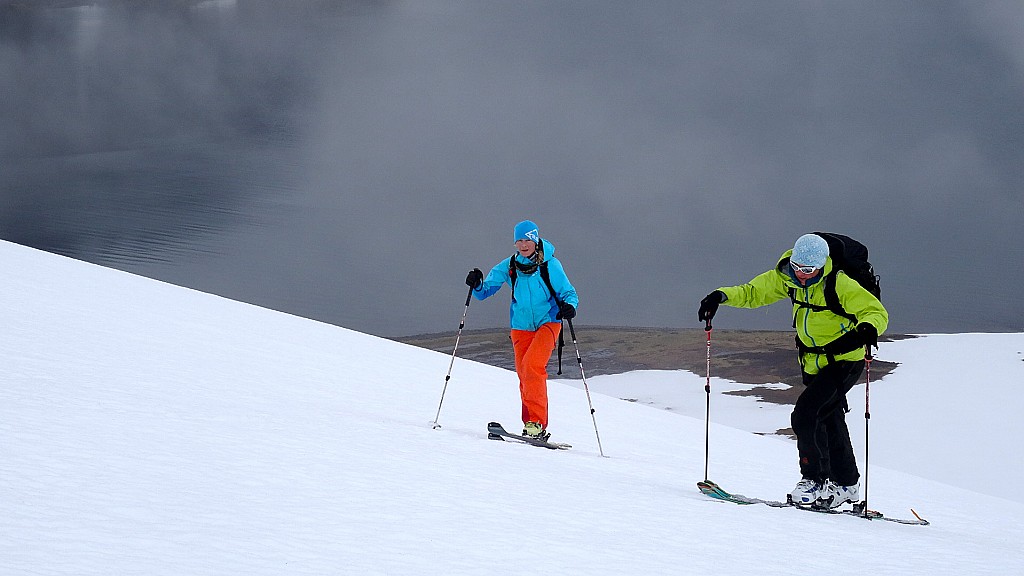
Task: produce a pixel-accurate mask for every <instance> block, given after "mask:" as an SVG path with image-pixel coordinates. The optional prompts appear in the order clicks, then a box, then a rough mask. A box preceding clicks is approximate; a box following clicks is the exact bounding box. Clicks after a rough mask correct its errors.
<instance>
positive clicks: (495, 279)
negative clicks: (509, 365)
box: [473, 238, 579, 331]
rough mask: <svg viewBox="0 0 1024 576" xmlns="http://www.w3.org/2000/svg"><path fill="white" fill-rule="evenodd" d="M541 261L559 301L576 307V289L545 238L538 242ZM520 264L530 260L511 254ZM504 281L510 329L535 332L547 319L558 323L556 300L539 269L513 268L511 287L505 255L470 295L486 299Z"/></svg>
mask: <svg viewBox="0 0 1024 576" xmlns="http://www.w3.org/2000/svg"><path fill="white" fill-rule="evenodd" d="M539 246H541V250H542V253H543V257H544V260H543V262H547V268H548V277H549V279H550V280H551V287H552V288H554V289H555V292H556V293H557V295H558V300H559V301H562V302H568V303H569V304H572V306H573V308H579V298H578V297H577V296H576V289H575V288H573V286H572V284H570V283H569V278H568V277H567V276H566V275H565V270H564V269H563V268H562V263H561V262H559V261H558V259H557V258H555V257H554V255H555V246H554V244H552V243H551V242H548V241H547V240H544V239H543V238H542V239H541V242H540V244H539ZM513 257H514V258H515V259H516V260H518V261H519V262H521V263H522V264H527V265H528V264H530V263H531V262H530V261H529V260H527V259H526V258H523V257H522V256H520V255H519V254H518V253H517V254H516V255H515V256H513ZM503 284H508V285H509V286H511V287H512V304H511V305H510V306H509V319H510V322H511V324H512V328H513V329H515V330H530V331H536V330H537V329H539V328H540V327H541V326H543V325H544V324H547V323H548V322H558V321H559V320H558V319H556V318H555V316H556V315H557V314H558V303H557V302H556V300H555V298H554V295H553V294H551V291H550V290H548V287H547V285H546V284H545V283H544V279H543V278H541V275H540V268H539V267H538V269H537V270H536V271H534V272H532V273H530V274H526V273H523V272H522V271H516V283H515V286H512V278H511V276H510V275H509V259H508V258H505V259H503V260H502V261H501V262H498V263H497V264H495V265H494V268H491V271H490V272H489V273H488V274H487V276H486V277H485V278H484V280H483V282H481V283H480V286H478V287H477V288H476V289H475V290H473V296H474V297H475V298H476V299H477V300H484V299H486V298H489V297H490V296H491V295H493V294H494V293H495V292H497V291H498V290H501V286H502V285H503Z"/></svg>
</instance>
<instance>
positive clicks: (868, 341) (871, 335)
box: [857, 322, 878, 350]
mask: <svg viewBox="0 0 1024 576" xmlns="http://www.w3.org/2000/svg"><path fill="white" fill-rule="evenodd" d="M857 335H858V336H860V341H861V342H862V343H863V344H864V345H865V346H874V347H875V350H878V330H876V329H875V327H874V326H872V325H871V324H868V323H867V322H861V323H860V324H857ZM868 350H870V348H869V349H868Z"/></svg>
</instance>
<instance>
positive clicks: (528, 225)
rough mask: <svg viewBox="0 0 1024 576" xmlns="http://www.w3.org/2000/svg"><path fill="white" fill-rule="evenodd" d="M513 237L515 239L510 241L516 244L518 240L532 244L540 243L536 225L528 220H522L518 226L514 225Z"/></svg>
mask: <svg viewBox="0 0 1024 576" xmlns="http://www.w3.org/2000/svg"><path fill="white" fill-rule="evenodd" d="M514 235H515V238H513V239H512V241H513V242H518V241H520V240H533V241H534V242H540V230H539V229H538V228H537V225H536V224H534V223H533V222H531V221H529V220H523V221H522V222H520V223H519V224H516V227H515V230H514Z"/></svg>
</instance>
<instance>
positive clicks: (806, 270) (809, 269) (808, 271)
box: [789, 260, 818, 274]
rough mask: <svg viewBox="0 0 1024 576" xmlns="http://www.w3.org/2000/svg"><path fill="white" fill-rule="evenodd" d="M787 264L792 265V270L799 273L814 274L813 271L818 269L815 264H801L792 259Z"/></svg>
mask: <svg viewBox="0 0 1024 576" xmlns="http://www.w3.org/2000/svg"><path fill="white" fill-rule="evenodd" d="M789 265H790V266H792V267H793V270H796V271H797V272H799V273H801V274H814V272H815V271H816V270H817V269H818V267H817V266H801V265H799V264H797V263H796V262H793V261H792V260H791V261H790V262H789Z"/></svg>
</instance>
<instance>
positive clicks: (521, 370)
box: [466, 220, 579, 440]
mask: <svg viewBox="0 0 1024 576" xmlns="http://www.w3.org/2000/svg"><path fill="white" fill-rule="evenodd" d="M513 235H514V241H515V246H516V253H515V254H513V255H512V256H511V257H510V258H505V259H503V260H502V261H501V262H498V263H497V264H495V266H494V267H493V268H491V271H490V272H489V273H488V274H487V277H486V278H485V277H484V275H483V272H481V271H480V269H479V268H474V269H473V270H471V271H470V272H469V275H468V276H466V285H468V286H469V287H470V288H472V289H473V295H474V296H475V297H476V298H477V299H478V300H484V299H486V298H488V297H490V296H491V295H493V294H494V293H495V292H497V291H498V290H500V289H501V286H502V285H503V284H508V285H509V286H510V287H511V288H512V304H511V306H510V307H509V316H510V321H511V325H512V347H513V349H514V350H515V360H516V373H517V374H518V375H519V392H520V395H521V397H522V401H523V435H524V436H532V437H534V438H540V439H542V440H547V439H548V438H549V437H550V436H551V434H550V433H548V431H547V426H548V380H547V378H548V372H547V365H548V361H549V360H550V359H551V352H552V350H554V349H555V342H556V341H557V340H558V335H559V333H560V332H561V330H562V323H561V320H563V319H564V320H569V319H571V318H573V317H575V316H576V307H577V306H578V305H579V299H578V298H577V296H576V289H575V288H573V286H572V284H570V283H569V278H568V277H566V275H565V270H564V269H563V268H562V263H561V262H559V261H558V259H557V258H555V257H554V254H555V246H554V245H553V244H552V243H551V242H550V241H548V240H544V239H542V238H541V237H540V232H539V230H538V228H537V225H536V224H534V223H533V222H531V221H529V220H524V221H522V222H520V223H519V224H516V226H515V229H514V230H513ZM545 276H546V277H547V278H546V279H545Z"/></svg>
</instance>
